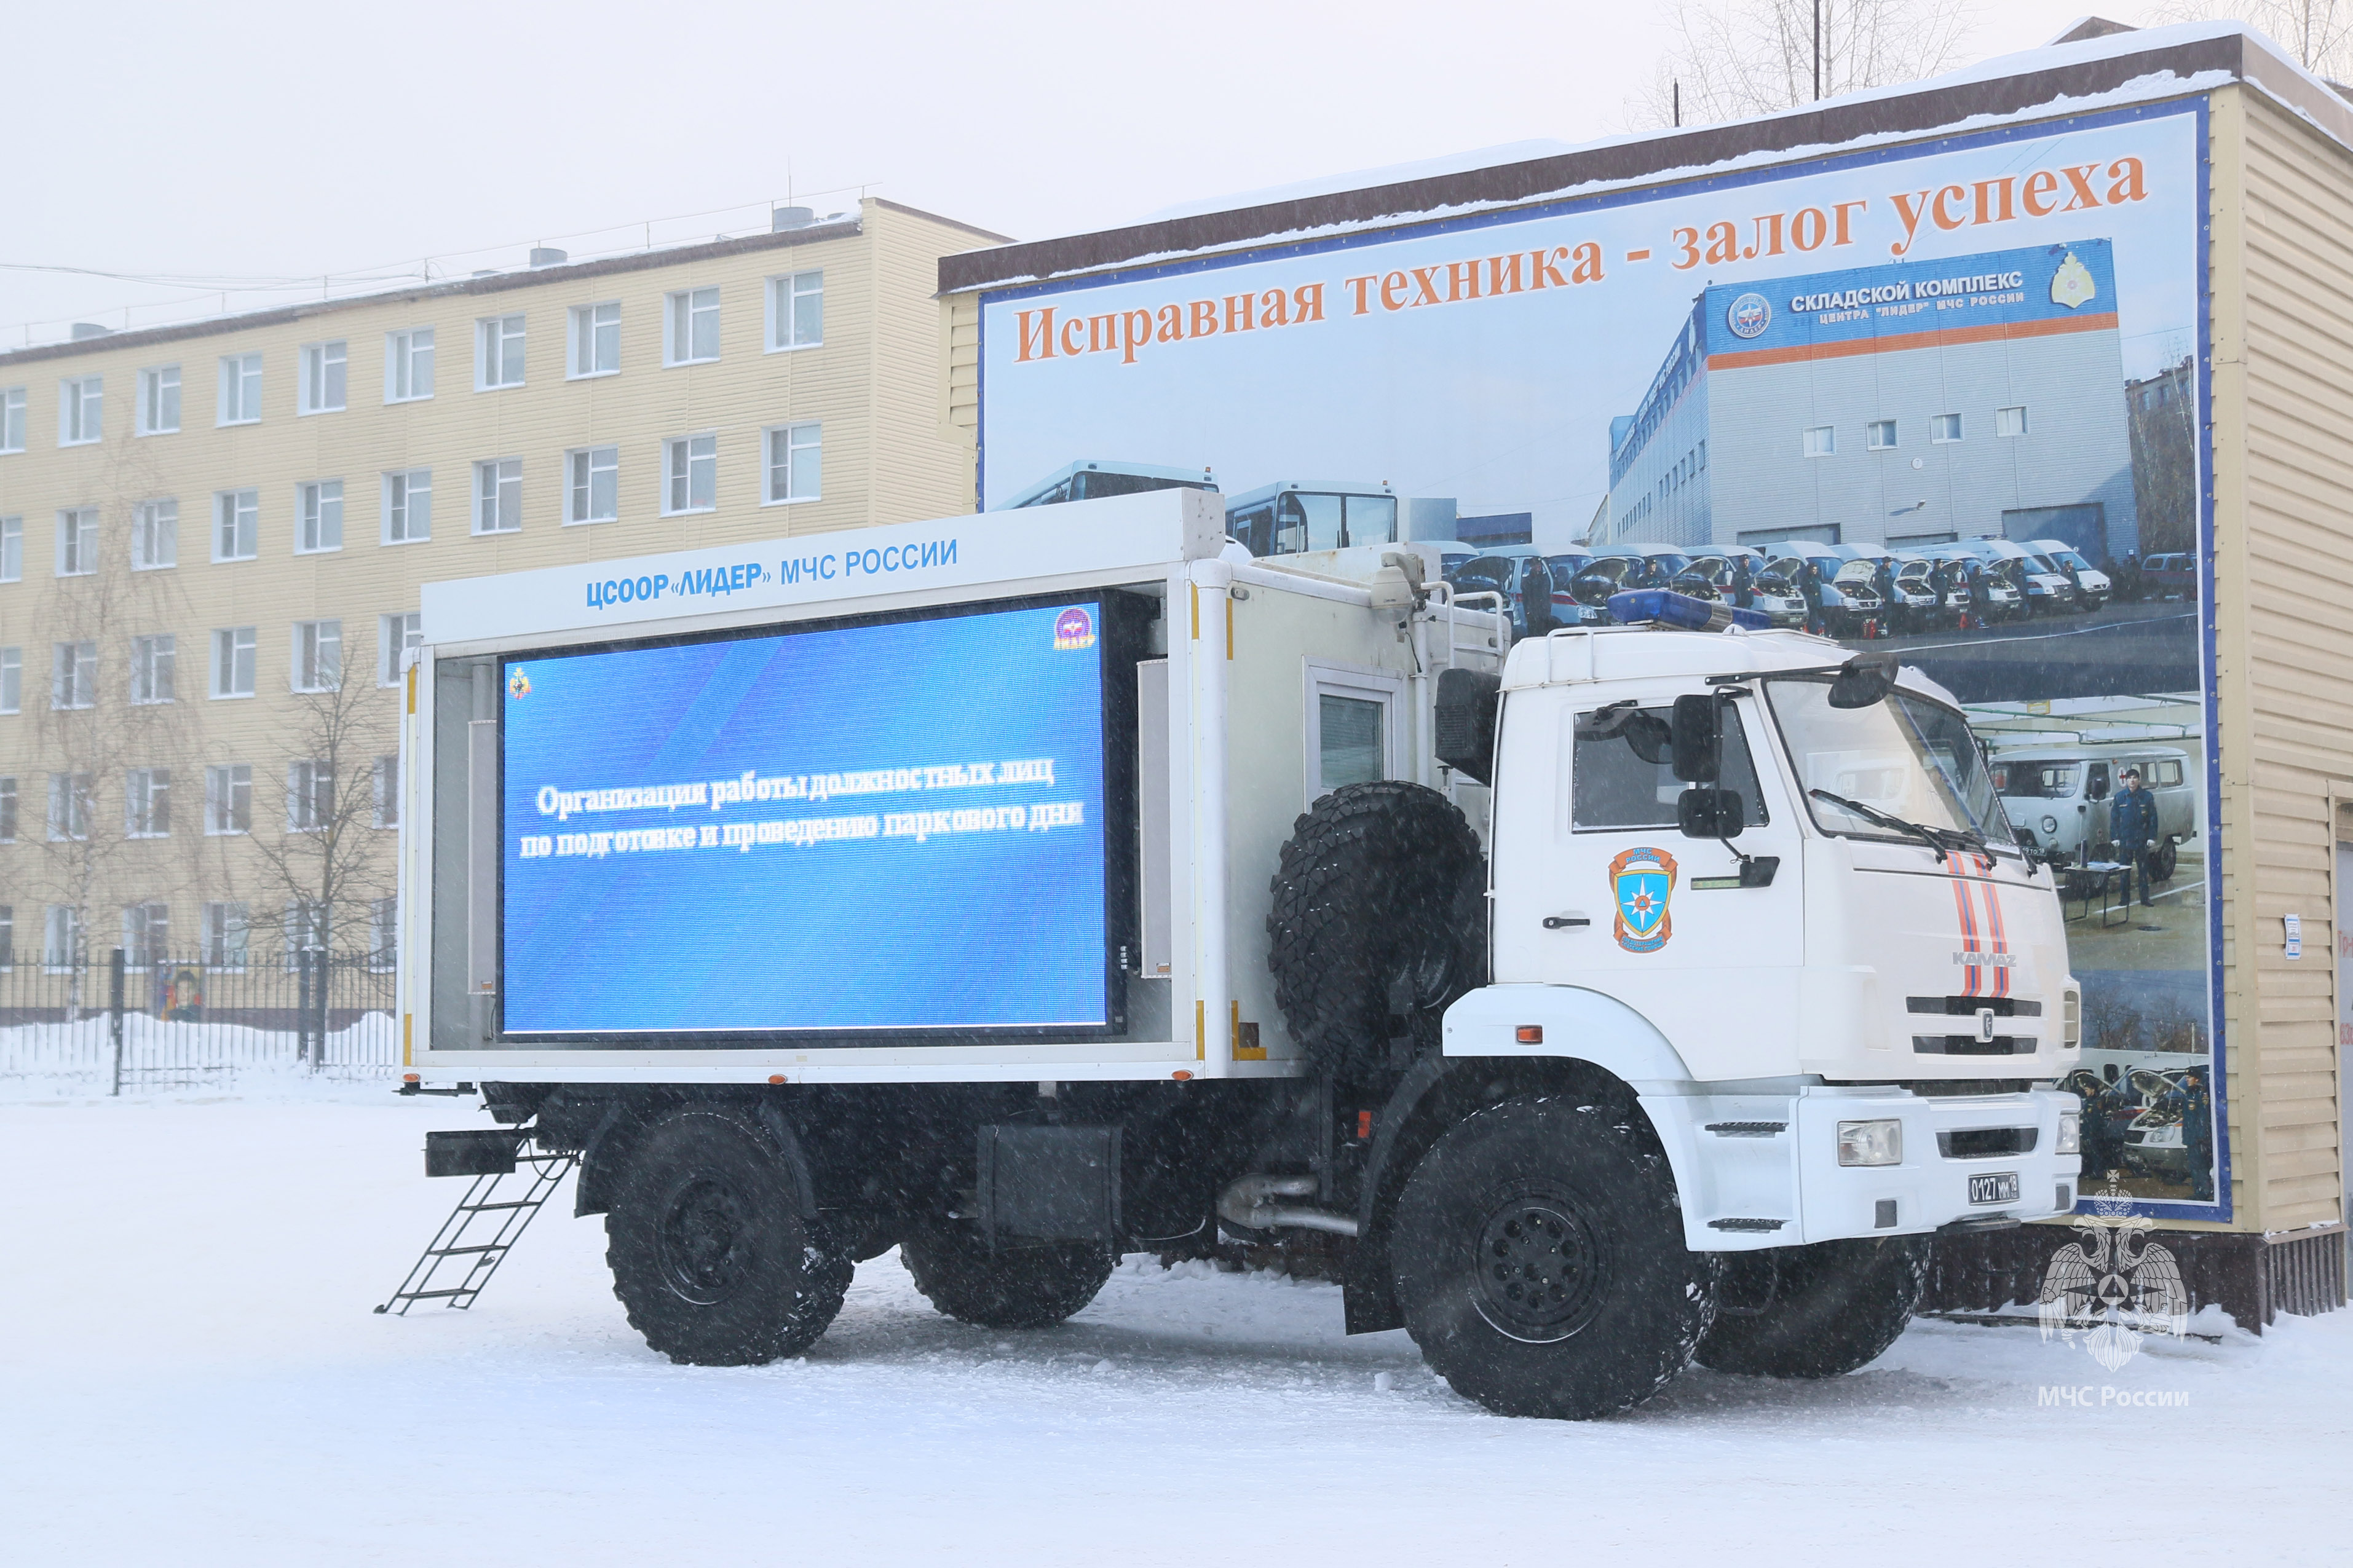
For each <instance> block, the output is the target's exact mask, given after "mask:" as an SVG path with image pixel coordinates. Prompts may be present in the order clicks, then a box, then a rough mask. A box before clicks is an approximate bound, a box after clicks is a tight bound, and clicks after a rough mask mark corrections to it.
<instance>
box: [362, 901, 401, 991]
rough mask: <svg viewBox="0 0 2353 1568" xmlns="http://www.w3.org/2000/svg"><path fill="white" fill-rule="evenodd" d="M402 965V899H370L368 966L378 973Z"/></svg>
mask: <svg viewBox="0 0 2353 1568" xmlns="http://www.w3.org/2000/svg"><path fill="white" fill-rule="evenodd" d="M399 966H400V900H399V899H397V898H390V899H371V900H368V967H369V968H370V969H373V970H375V971H376V972H377V973H385V971H388V970H394V969H397V968H398V967H399Z"/></svg>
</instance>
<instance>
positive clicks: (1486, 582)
mask: <svg viewBox="0 0 2353 1568" xmlns="http://www.w3.org/2000/svg"><path fill="white" fill-rule="evenodd" d="M1511 576H1512V566H1511V563H1510V562H1508V561H1498V560H1496V559H1495V558H1494V557H1493V556H1492V555H1482V556H1481V557H1480V558H1479V559H1478V560H1476V561H1473V562H1472V563H1471V564H1469V565H1468V566H1465V567H1463V568H1462V570H1461V571H1460V572H1457V573H1456V574H1454V586H1455V587H1456V589H1458V590H1459V591H1461V592H1462V593H1465V594H1500V593H1502V592H1503V591H1504V584H1506V583H1508V582H1510V581H1511Z"/></svg>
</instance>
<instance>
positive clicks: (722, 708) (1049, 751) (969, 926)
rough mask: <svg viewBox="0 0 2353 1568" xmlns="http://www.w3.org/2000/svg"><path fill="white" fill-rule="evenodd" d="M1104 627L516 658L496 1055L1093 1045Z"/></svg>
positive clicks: (921, 624) (906, 624)
mask: <svg viewBox="0 0 2353 1568" xmlns="http://www.w3.org/2000/svg"><path fill="white" fill-rule="evenodd" d="M1102 615H1103V605H1102V602H1101V600H1100V599H1086V600H1078V601H1069V602H1060V603H1055V604H1048V605H1026V606H1024V607H1020V608H1014V609H999V610H993V611H988V612H985V613H975V614H965V615H939V616H923V617H919V618H913V619H899V620H892V621H881V622H870V623H867V624H863V625H855V626H831V627H827V628H822V629H817V630H808V631H795V632H789V633H785V634H783V635H769V636H736V637H717V638H702V639H697V640H673V641H665V642H659V643H651V644H638V645H635V646H623V647H605V648H600V649H590V650H586V651H581V652H565V653H559V654H551V655H547V656H544V657H526V658H513V659H510V660H508V661H507V663H506V666H505V669H504V672H503V677H502V679H503V685H504V692H505V697H504V704H503V706H504V721H503V724H502V726H501V736H502V743H503V747H504V785H503V799H502V806H503V811H504V815H505V831H504V833H503V835H502V840H503V843H504V845H505V851H504V853H505V864H504V867H503V868H502V886H501V901H502V905H503V910H504V919H503V921H502V922H501V923H502V929H503V931H504V942H505V951H504V953H503V957H502V963H501V967H502V971H503V973H504V975H505V989H504V996H503V1004H504V1009H505V1016H504V1026H505V1032H506V1034H507V1035H508V1036H509V1037H533V1036H562V1037H565V1038H567V1039H575V1040H576V1039H580V1038H584V1037H589V1038H593V1037H596V1036H600V1035H611V1036H616V1037H626V1038H627V1040H628V1043H632V1044H648V1043H652V1044H659V1043H660V1039H659V1037H681V1038H689V1039H691V1043H695V1044H708V1043H710V1041H709V1039H708V1037H710V1036H712V1035H727V1036H738V1037H742V1036H773V1035H778V1034H822V1035H855V1034H858V1033H860V1032H864V1031H873V1030H889V1031H892V1033H893V1034H894V1036H898V1035H905V1034H908V1033H911V1032H913V1033H921V1032H923V1031H938V1032H943V1033H948V1034H957V1035H972V1034H989V1033H998V1032H1003V1031H1008V1030H1018V1031H1023V1032H1035V1031H1039V1030H1054V1029H1089V1028H1092V1029H1095V1030H1098V1031H1099V1030H1101V1029H1103V1027H1105V1026H1108V1025H1110V1024H1111V1023H1112V1022H1113V1003H1112V1000H1111V998H1110V996H1109V994H1108V991H1107V986H1108V985H1109V984H1110V981H1109V965H1108V963H1107V961H1106V957H1105V950H1106V944H1107V942H1108V940H1109V938H1108V935H1107V925H1106V911H1107V909H1108V907H1109V898H1110V887H1109V883H1108V881H1107V876H1106V860H1105V857H1106V845H1107V844H1108V843H1109V839H1108V838H1107V837H1106V811H1107V808H1108V807H1109V806H1110V805H1112V804H1113V803H1112V802H1111V801H1109V800H1108V799H1107V795H1106V790H1105V767H1104V701H1103V689H1104V688H1103V660H1104V658H1105V653H1106V648H1105V640H1106V639H1105V638H1104V637H1103V636H1102V635H1100V633H1101V617H1102Z"/></svg>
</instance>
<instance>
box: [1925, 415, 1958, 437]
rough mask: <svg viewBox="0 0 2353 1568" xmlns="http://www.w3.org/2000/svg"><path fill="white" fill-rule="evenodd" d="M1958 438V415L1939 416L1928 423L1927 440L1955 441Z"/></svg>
mask: <svg viewBox="0 0 2353 1568" xmlns="http://www.w3.org/2000/svg"><path fill="white" fill-rule="evenodd" d="M1960 438H1961V416H1959V415H1957V414H1939V415H1936V416H1935V417H1933V418H1931V419H1930V420H1929V421H1928V439H1929V440H1931V441H1957V440H1959V439H1960Z"/></svg>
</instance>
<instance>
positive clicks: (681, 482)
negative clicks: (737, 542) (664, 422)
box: [662, 436, 719, 512]
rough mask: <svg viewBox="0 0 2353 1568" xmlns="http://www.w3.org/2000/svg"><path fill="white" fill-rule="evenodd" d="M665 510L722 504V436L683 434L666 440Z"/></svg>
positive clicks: (663, 448) (702, 509)
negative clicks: (720, 454) (720, 438)
mask: <svg viewBox="0 0 2353 1568" xmlns="http://www.w3.org/2000/svg"><path fill="white" fill-rule="evenodd" d="M662 468H663V470H664V472H665V473H666V474H667V475H668V482H667V483H666V484H665V485H664V487H663V489H662V510H663V511H665V512H680V511H709V510H711V509H712V508H713V507H715V506H717V505H718V504H719V437H716V436H679V437H673V438H671V439H670V440H668V441H664V442H663V443H662Z"/></svg>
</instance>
